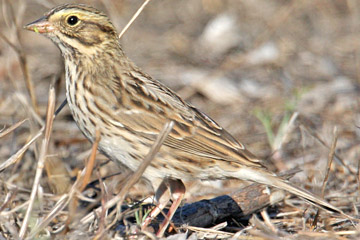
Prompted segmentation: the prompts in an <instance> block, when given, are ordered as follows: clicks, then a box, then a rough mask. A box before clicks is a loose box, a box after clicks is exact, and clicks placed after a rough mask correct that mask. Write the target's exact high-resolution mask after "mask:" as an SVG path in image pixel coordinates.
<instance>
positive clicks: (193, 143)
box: [111, 72, 263, 167]
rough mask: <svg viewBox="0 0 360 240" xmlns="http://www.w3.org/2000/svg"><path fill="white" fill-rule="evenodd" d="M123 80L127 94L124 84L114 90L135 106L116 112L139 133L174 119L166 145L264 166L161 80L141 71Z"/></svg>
mask: <svg viewBox="0 0 360 240" xmlns="http://www.w3.org/2000/svg"><path fill="white" fill-rule="evenodd" d="M137 73H139V72H137ZM127 80H129V81H127ZM120 81H123V82H122V83H121V85H122V87H123V88H124V87H126V88H127V93H125V91H124V90H123V89H122V88H121V87H120V88H117V89H112V91H111V92H112V93H114V94H117V93H116V92H117V91H118V94H117V95H119V98H121V104H124V95H123V94H125V96H126V98H127V101H126V102H127V103H128V104H130V105H132V106H128V107H127V108H119V110H118V111H117V112H116V116H114V117H117V119H118V121H119V122H121V124H123V125H125V126H126V127H128V128H130V129H132V130H133V131H135V132H138V133H139V134H150V135H157V134H158V133H159V132H160V130H161V129H162V128H163V126H164V124H165V123H166V122H168V121H170V120H173V121H174V123H175V124H174V127H173V130H172V132H171V133H170V135H169V137H168V138H167V139H166V140H165V142H164V145H166V146H168V147H171V148H174V149H176V150H180V151H184V152H187V153H191V154H194V155H198V156H201V157H207V158H209V159H216V160H223V161H232V162H238V163H240V164H244V165H246V166H253V167H263V165H262V164H261V161H260V160H259V159H257V158H256V157H255V156H254V155H252V154H251V153H250V152H249V151H247V150H246V149H245V147H244V145H242V144H241V143H239V142H238V141H237V140H236V139H234V138H233V137H232V136H231V135H230V134H229V133H228V132H227V131H226V130H224V129H223V128H222V127H220V126H219V125H218V124H217V123H216V122H215V121H213V120H212V119H211V118H210V117H208V116H207V115H206V114H204V113H202V112H200V111H199V110H198V109H196V108H195V107H193V106H191V105H189V104H187V103H186V102H184V101H183V100H182V99H181V98H180V97H179V96H178V95H177V94H176V93H174V92H173V91H172V90H170V89H169V88H167V87H166V86H164V85H163V84H161V83H160V82H157V81H155V80H153V79H151V77H150V76H144V75H141V76H140V77H139V75H138V74H136V75H134V74H132V76H131V77H130V78H129V79H127V78H126V79H121V80H120ZM129 93H131V94H129ZM120 96H121V97H120Z"/></svg>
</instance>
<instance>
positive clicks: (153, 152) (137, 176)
mask: <svg viewBox="0 0 360 240" xmlns="http://www.w3.org/2000/svg"><path fill="white" fill-rule="evenodd" d="M173 126H174V122H173V121H171V122H168V123H166V124H165V125H164V128H163V129H162V130H161V132H160V133H159V135H158V136H157V138H156V140H155V142H154V144H153V145H152V146H151V149H150V151H149V153H148V154H147V155H146V157H145V158H144V160H143V162H142V164H141V165H140V166H139V168H138V169H137V170H136V172H134V174H132V176H131V177H130V179H129V181H127V182H126V184H125V185H124V186H123V188H122V189H121V191H120V192H119V194H118V195H117V196H116V197H114V198H113V199H111V200H110V201H108V202H107V203H106V205H105V210H106V209H109V208H111V207H113V206H115V205H116V204H118V203H122V201H123V200H124V198H125V195H126V193H128V191H129V189H130V188H131V187H132V186H133V185H134V184H135V183H136V182H137V181H138V180H139V179H140V177H141V176H142V174H143V173H144V171H145V169H146V168H147V166H148V165H149V164H150V162H151V161H152V159H153V158H154V157H155V155H156V153H157V152H158V151H159V149H160V147H161V145H162V144H163V142H164V141H165V139H166V137H167V136H168V135H169V133H170V131H171V130H172V128H173ZM101 211H103V209H102V207H99V208H97V209H96V210H95V211H93V212H91V213H89V214H88V215H87V216H85V217H84V218H83V219H81V223H82V224H84V223H86V222H88V221H92V219H94V217H95V214H99V213H100V212H101ZM110 225H111V224H110Z"/></svg>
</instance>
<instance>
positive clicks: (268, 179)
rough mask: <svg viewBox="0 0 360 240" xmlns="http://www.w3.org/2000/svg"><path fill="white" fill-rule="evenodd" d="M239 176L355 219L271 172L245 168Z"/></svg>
mask: <svg viewBox="0 0 360 240" xmlns="http://www.w3.org/2000/svg"><path fill="white" fill-rule="evenodd" d="M237 174H241V176H242V179H246V180H249V181H253V182H258V183H261V184H265V185H269V186H273V187H276V188H280V189H283V190H285V191H288V192H290V193H292V194H294V195H296V196H298V197H300V198H302V199H304V200H306V201H308V202H309V203H311V204H313V205H315V206H317V207H321V208H323V209H325V210H327V211H330V212H334V213H338V214H341V215H343V216H345V217H347V218H351V219H353V217H351V216H349V215H347V214H345V213H344V212H343V211H342V210H340V209H339V208H337V207H335V206H333V205H332V204H330V203H328V202H327V201H325V200H323V199H321V198H319V197H316V196H315V195H314V194H312V193H310V192H308V191H306V190H304V189H301V188H299V187H296V186H294V185H292V184H291V183H290V182H288V181H286V180H283V179H281V178H279V177H277V176H276V175H272V174H271V173H269V172H265V171H259V170H258V169H256V170H255V169H249V168H246V169H245V168H244V169H241V170H239V172H238V173H237Z"/></svg>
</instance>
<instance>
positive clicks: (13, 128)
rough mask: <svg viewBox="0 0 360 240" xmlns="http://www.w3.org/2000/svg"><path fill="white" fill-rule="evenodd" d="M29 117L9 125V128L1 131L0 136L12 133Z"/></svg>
mask: <svg viewBox="0 0 360 240" xmlns="http://www.w3.org/2000/svg"><path fill="white" fill-rule="evenodd" d="M27 120H29V119H27V118H25V119H23V120H21V121H19V122H17V123H15V124H13V125H12V126H11V127H8V128H7V129H5V130H3V131H0V138H2V137H5V136H6V135H8V134H9V133H11V132H12V131H14V130H15V129H16V128H18V127H19V126H20V125H21V124H23V123H24V122H26V121H27Z"/></svg>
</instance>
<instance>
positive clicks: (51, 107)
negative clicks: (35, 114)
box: [19, 86, 55, 239]
mask: <svg viewBox="0 0 360 240" xmlns="http://www.w3.org/2000/svg"><path fill="white" fill-rule="evenodd" d="M54 111H55V89H54V88H53V87H52V86H51V87H50V90H49V100H48V107H47V113H46V127H45V136H44V139H43V141H42V145H41V150H40V155H39V160H38V164H37V168H36V173H35V179H34V184H33V188H32V191H31V195H30V202H29V207H28V209H27V210H26V214H25V217H24V221H23V223H22V225H21V229H20V234H19V236H20V239H24V237H25V234H26V230H27V225H28V222H29V219H30V214H31V210H32V208H33V205H34V202H35V197H36V194H37V191H38V189H39V184H40V179H41V175H42V172H43V169H44V163H45V159H46V155H47V149H48V146H49V140H50V135H51V130H52V125H53V120H54Z"/></svg>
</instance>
